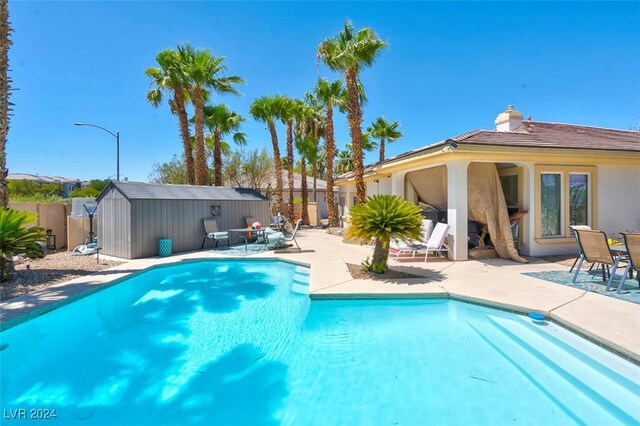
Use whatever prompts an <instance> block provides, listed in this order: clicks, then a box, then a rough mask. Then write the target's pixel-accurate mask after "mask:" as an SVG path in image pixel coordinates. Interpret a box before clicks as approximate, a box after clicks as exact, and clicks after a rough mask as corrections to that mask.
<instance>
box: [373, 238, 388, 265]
mask: <svg viewBox="0 0 640 426" xmlns="http://www.w3.org/2000/svg"><path fill="white" fill-rule="evenodd" d="M388 259H389V244H383V243H382V242H381V241H380V239H379V238H376V244H375V246H374V248H373V258H372V259H371V266H372V267H373V265H376V264H379V263H381V262H383V264H384V271H386V270H387V260H388Z"/></svg>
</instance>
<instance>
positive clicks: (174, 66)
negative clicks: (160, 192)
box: [145, 49, 196, 185]
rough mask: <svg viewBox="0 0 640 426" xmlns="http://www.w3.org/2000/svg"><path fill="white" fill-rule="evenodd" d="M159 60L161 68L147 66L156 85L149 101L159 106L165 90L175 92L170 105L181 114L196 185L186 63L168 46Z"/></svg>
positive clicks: (191, 176)
mask: <svg viewBox="0 0 640 426" xmlns="http://www.w3.org/2000/svg"><path fill="white" fill-rule="evenodd" d="M156 62H157V63H158V65H159V67H157V68H154V67H151V68H147V70H146V71H145V74H146V75H147V76H148V77H150V78H151V80H152V82H151V84H152V85H153V86H154V87H153V88H152V89H151V90H149V92H148V93H147V101H148V102H149V103H150V104H151V105H153V106H154V107H158V105H160V103H161V102H162V97H163V96H162V94H163V92H169V93H171V94H172V95H173V97H172V99H170V100H169V107H170V108H171V112H172V113H173V114H175V115H176V116H177V117H178V123H179V126H180V137H181V138H182V148H183V156H184V162H185V168H186V175H187V183H188V184H189V185H194V184H195V183H196V178H195V169H194V166H193V148H192V147H191V142H190V139H191V135H190V134H189V120H188V117H187V109H186V104H187V102H189V100H190V98H189V90H188V85H189V82H188V81H187V77H186V74H185V72H184V62H183V61H182V60H181V57H180V55H179V54H178V52H176V51H174V50H171V49H165V50H163V51H162V52H160V53H158V55H157V56H156Z"/></svg>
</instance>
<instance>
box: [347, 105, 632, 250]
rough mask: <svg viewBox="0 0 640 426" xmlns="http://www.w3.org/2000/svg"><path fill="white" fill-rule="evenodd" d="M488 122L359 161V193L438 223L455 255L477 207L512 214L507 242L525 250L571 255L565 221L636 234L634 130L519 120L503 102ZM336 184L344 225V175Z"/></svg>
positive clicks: (500, 215)
mask: <svg viewBox="0 0 640 426" xmlns="http://www.w3.org/2000/svg"><path fill="white" fill-rule="evenodd" d="M495 124H496V129H495V130H473V131H470V132H466V133H463V134H461V135H458V136H452V137H451V138H450V139H446V140H444V141H440V142H437V143H434V144H432V145H429V146H426V147H424V148H419V149H415V150H413V151H409V152H406V153H403V154H400V155H398V156H396V157H393V158H389V159H387V160H385V161H382V162H378V163H375V164H372V165H369V166H367V167H366V169H365V175H364V177H365V182H366V185H367V195H375V194H396V195H400V196H402V197H404V198H405V199H407V200H409V201H412V202H415V203H416V204H419V205H421V206H423V207H424V208H425V215H426V216H429V215H431V217H432V218H433V219H435V220H439V221H446V222H447V223H448V224H449V225H450V226H451V229H450V232H449V233H450V243H451V245H452V253H451V255H452V257H453V259H455V260H465V259H467V256H468V235H469V231H468V227H469V220H470V219H471V218H472V216H477V211H478V210H480V213H482V214H485V213H487V211H488V210H491V209H493V210H495V212H490V213H491V214H492V215H493V216H494V221H496V223H497V222H500V223H504V217H507V218H509V215H511V220H513V214H514V213H516V212H520V216H519V235H518V241H516V242H515V243H516V244H517V243H519V244H517V245H519V247H518V249H519V252H520V253H522V254H525V255H530V256H539V255H552V254H568V253H575V252H576V242H575V239H574V237H573V234H572V231H571V229H570V228H569V226H571V225H589V226H591V227H592V228H594V229H601V230H603V231H605V232H607V233H609V234H614V233H618V232H620V231H623V232H624V231H635V232H640V132H637V131H628V130H615V129H605V128H599V127H589V126H582V125H573V124H560V123H548V122H538V121H531V120H529V121H523V119H522V114H521V113H519V112H517V111H514V110H513V108H512V107H511V106H510V107H509V108H508V109H507V110H506V111H505V112H503V113H501V114H499V115H498V117H497V118H496V120H495ZM491 182H497V184H495V185H493V186H494V187H496V190H495V191H489V190H488V189H487V188H489V187H491ZM336 185H337V186H338V187H339V209H340V212H339V214H340V216H341V219H342V220H343V222H344V223H345V226H348V220H349V208H350V207H351V206H353V205H354V203H355V195H356V189H355V182H354V176H353V173H348V174H344V175H341V176H339V178H338V179H337V181H336ZM493 206H495V208H494V207H493ZM505 211H506V212H505ZM525 212H526V214H525ZM508 220H509V219H507V224H508V223H509V222H508ZM507 226H508V225H507ZM507 229H508V228H507ZM503 234H506V232H503ZM503 238H504V239H511V235H509V236H508V237H507V236H506V235H503ZM509 244H511V247H513V244H514V242H513V241H511V242H509Z"/></svg>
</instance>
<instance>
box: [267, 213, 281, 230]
mask: <svg viewBox="0 0 640 426" xmlns="http://www.w3.org/2000/svg"><path fill="white" fill-rule="evenodd" d="M283 226H284V216H282V215H278V216H273V217H272V218H271V223H269V228H272V229H275V230H277V231H280V230H282V227H283Z"/></svg>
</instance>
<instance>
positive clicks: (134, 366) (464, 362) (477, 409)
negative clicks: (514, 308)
mask: <svg viewBox="0 0 640 426" xmlns="http://www.w3.org/2000/svg"><path fill="white" fill-rule="evenodd" d="M308 277H309V270H308V269H307V268H304V267H301V266H296V265H293V264H289V263H283V262H278V261H205V262H186V263H183V264H178V265H175V266H170V267H162V268H157V269H152V270H150V271H148V272H145V273H143V274H140V275H137V276H134V277H132V278H130V279H128V280H126V281H123V282H121V283H119V284H117V285H114V286H112V287H110V288H107V289H105V290H103V291H101V292H98V293H96V294H94V295H92V296H89V297H86V298H84V299H81V300H79V301H77V302H74V303H72V304H69V305H67V306H64V307H61V308H59V309H57V310H55V311H52V312H50V313H48V314H45V315H43V316H40V317H38V318H35V319H32V320H30V321H28V322H26V323H23V324H20V325H17V326H15V327H13V328H11V329H9V330H7V331H5V332H3V333H2V334H1V343H2V345H3V346H4V347H5V349H4V350H2V351H1V352H0V360H1V364H2V365H1V373H2V378H1V385H2V394H1V408H2V410H3V418H4V419H5V421H7V422H8V423H7V424H34V423H33V420H30V419H28V418H27V419H26V420H19V419H15V417H17V416H16V413H17V411H15V410H18V409H25V410H26V415H27V416H29V415H30V414H31V412H30V409H41V410H55V414H56V420H55V421H50V422H51V424H60V425H63V424H64V425H67V424H70V425H75V424H77V425H124V424H131V425H143V424H144V425H147V424H149V425H263V424H267V425H271V424H274V425H275V424H284V425H335V424H358V425H359V424H369V425H418V424H459V425H463V424H464V425H468V424H506V423H509V424H511V423H515V424H536V425H538V424H553V425H562V424H599V425H600V424H602V425H604V424H606V425H613V424H637V423H636V422H637V420H638V419H639V418H640V399H639V398H640V397H639V395H640V368H639V367H638V366H635V365H633V364H631V363H629V362H626V361H624V360H622V359H621V358H619V357H616V356H614V355H613V354H611V353H609V352H607V351H605V350H603V349H601V348H599V347H597V346H595V345H593V344H591V343H589V342H586V341H585V340H583V339H581V338H579V337H577V336H576V335H573V334H571V333H569V332H567V331H566V330H564V329H562V328H560V327H558V326H555V325H553V324H548V323H543V324H534V323H533V322H532V321H531V320H530V319H528V318H526V317H524V316H519V315H515V314H510V313H506V312H501V311H497V310H492V309H488V308H484V307H480V306H475V305H470V304H465V303H461V302H456V301H450V300H414V301H390V300H386V301H385V300H379V301H356V300H354V301H313V302H311V301H310V300H309V298H308V294H307V293H308V282H309V280H308ZM40 413H42V412H40ZM34 414H37V413H36V412H34ZM11 416H13V419H12V420H11V421H10V422H9V421H8V420H6V419H7V418H8V417H11ZM45 424H48V423H45Z"/></svg>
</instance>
